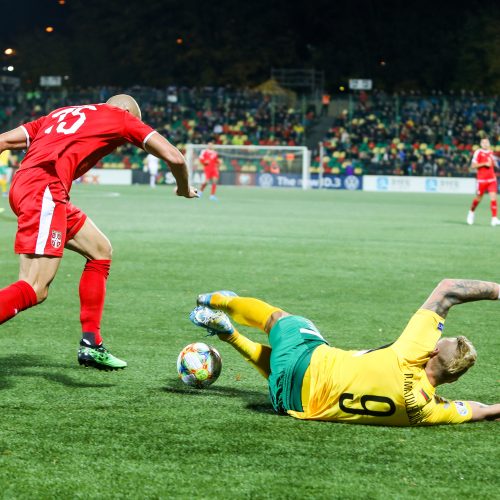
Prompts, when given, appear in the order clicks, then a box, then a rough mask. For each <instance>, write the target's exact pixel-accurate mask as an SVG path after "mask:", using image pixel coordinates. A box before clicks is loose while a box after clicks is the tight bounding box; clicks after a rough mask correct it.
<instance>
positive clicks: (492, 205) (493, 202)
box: [490, 200, 497, 217]
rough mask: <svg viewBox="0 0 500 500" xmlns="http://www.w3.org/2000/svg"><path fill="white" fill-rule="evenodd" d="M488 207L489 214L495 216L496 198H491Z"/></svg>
mask: <svg viewBox="0 0 500 500" xmlns="http://www.w3.org/2000/svg"><path fill="white" fill-rule="evenodd" d="M490 208H491V216H492V217H496V216H497V200H491V202H490Z"/></svg>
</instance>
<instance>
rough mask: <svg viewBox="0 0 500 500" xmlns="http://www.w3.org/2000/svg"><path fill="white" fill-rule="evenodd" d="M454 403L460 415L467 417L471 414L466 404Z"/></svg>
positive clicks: (461, 402)
mask: <svg viewBox="0 0 500 500" xmlns="http://www.w3.org/2000/svg"><path fill="white" fill-rule="evenodd" d="M453 402H454V403H455V407H456V408H457V411H458V414H459V415H461V416H462V417H465V415H467V413H469V410H468V409H467V406H465V403H464V402H463V401H453Z"/></svg>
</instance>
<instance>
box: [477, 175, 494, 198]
mask: <svg viewBox="0 0 500 500" xmlns="http://www.w3.org/2000/svg"><path fill="white" fill-rule="evenodd" d="M486 191H487V192H488V193H496V192H497V191H498V187H497V180H496V178H495V179H484V180H482V179H481V180H478V181H477V195H478V196H483V194H484V193H486Z"/></svg>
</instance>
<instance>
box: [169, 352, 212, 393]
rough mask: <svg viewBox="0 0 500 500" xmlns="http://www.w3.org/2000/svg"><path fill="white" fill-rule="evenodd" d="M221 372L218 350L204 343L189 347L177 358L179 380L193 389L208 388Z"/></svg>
mask: <svg viewBox="0 0 500 500" xmlns="http://www.w3.org/2000/svg"><path fill="white" fill-rule="evenodd" d="M221 370H222V359H221V357H220V354H219V353H218V352H217V349H215V348H214V347H212V346H210V345H208V344H204V343H203V342H195V343H194V344H189V345H187V346H186V347H184V349H182V351H181V352H180V354H179V357H178V358H177V373H178V374H179V378H180V379H181V380H182V381H183V382H184V383H185V384H186V385H190V386H192V387H198V388H200V389H201V388H202V387H208V386H209V385H211V384H213V383H214V382H215V381H216V380H217V379H218V378H219V375H220V372H221Z"/></svg>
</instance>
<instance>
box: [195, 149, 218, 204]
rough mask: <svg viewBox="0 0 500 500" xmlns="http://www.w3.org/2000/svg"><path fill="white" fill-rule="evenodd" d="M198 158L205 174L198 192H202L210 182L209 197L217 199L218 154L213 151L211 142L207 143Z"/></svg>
mask: <svg viewBox="0 0 500 500" xmlns="http://www.w3.org/2000/svg"><path fill="white" fill-rule="evenodd" d="M199 160H200V163H201V164H202V165H203V171H204V174H205V181H204V182H203V184H202V185H201V186H200V193H203V191H204V190H205V188H206V187H207V184H208V183H209V182H211V183H212V188H211V191H210V199H211V200H214V201H217V197H216V196H215V191H216V190H217V182H218V180H219V155H218V154H217V153H216V151H214V149H213V144H212V143H208V147H207V148H206V149H204V150H203V151H202V152H201V153H200V156H199Z"/></svg>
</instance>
